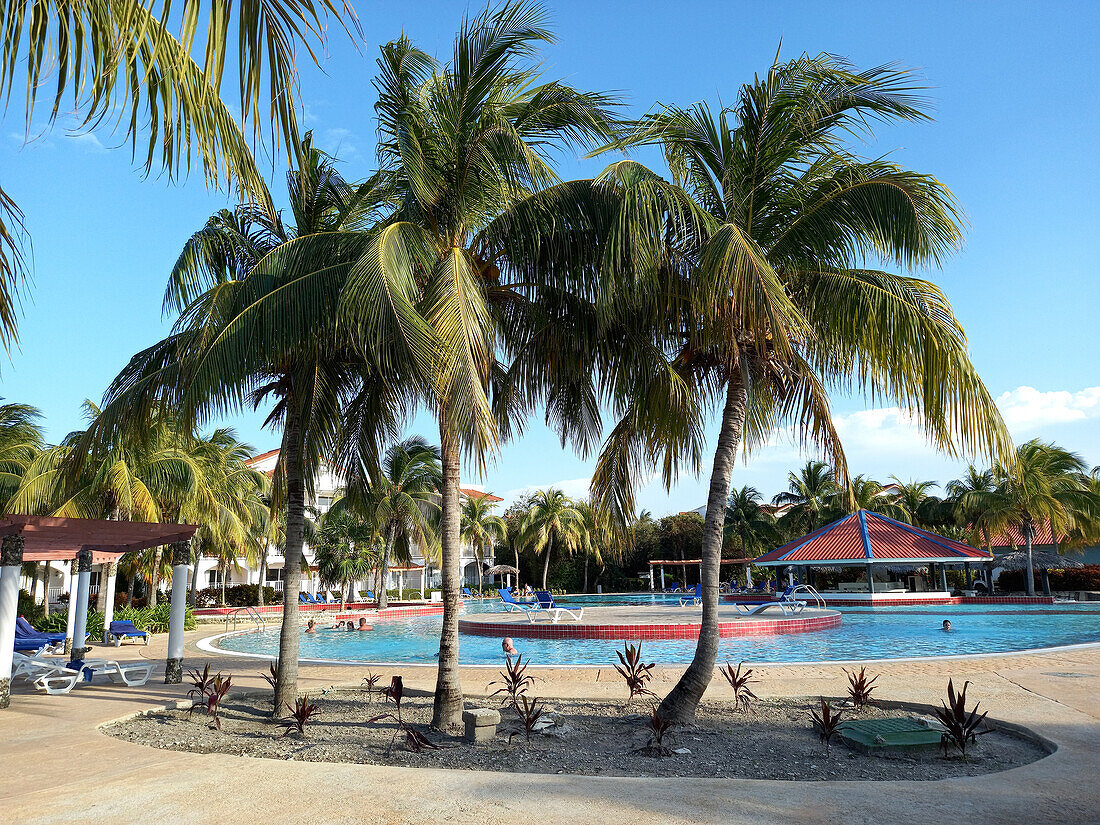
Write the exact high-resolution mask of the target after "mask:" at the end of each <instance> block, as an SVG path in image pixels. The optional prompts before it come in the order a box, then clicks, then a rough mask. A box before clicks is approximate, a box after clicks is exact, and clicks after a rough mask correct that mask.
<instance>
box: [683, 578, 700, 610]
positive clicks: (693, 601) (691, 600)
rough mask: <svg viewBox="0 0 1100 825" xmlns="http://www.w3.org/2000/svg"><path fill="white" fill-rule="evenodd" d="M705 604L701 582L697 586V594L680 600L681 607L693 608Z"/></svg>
mask: <svg viewBox="0 0 1100 825" xmlns="http://www.w3.org/2000/svg"><path fill="white" fill-rule="evenodd" d="M702 603H703V583H702V582H699V583H698V584H696V585H695V592H694V593H692V595H690V596H685V597H684V598H682V599H680V607H691V606H694V605H697V604H702Z"/></svg>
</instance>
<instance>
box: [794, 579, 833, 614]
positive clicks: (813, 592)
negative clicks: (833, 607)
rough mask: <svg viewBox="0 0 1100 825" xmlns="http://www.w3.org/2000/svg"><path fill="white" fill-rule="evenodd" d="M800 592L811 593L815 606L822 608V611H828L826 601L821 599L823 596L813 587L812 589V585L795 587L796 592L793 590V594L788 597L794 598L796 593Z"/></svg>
mask: <svg viewBox="0 0 1100 825" xmlns="http://www.w3.org/2000/svg"><path fill="white" fill-rule="evenodd" d="M800 590H801V591H802V592H804V593H809V594H810V596H812V597H813V600H814V604H815V605H816V606H817V607H820V608H821V609H822V610H825V609H826V607H827V605H826V604H825V599H823V598H822V597H821V594H820V593H818V592H817V591H816V590H814V588H813V587H811V586H810V585H808V584H799V585H795V588H794V590H792V591H791V592H790V593H789V594H788V596H789V597H793V596H794V594H795V593H797V592H799V591H800Z"/></svg>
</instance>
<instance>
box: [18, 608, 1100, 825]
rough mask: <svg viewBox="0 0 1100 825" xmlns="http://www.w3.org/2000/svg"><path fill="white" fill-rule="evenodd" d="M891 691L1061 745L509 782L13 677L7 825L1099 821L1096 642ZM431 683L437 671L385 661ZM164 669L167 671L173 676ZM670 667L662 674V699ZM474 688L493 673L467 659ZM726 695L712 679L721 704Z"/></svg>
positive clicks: (783, 676)
mask: <svg viewBox="0 0 1100 825" xmlns="http://www.w3.org/2000/svg"><path fill="white" fill-rule="evenodd" d="M212 632H213V631H212V630H211V629H210V628H205V629H200V630H198V631H194V632H192V633H189V634H188V646H187V650H186V653H185V657H186V658H185V666H186V667H194V666H196V665H197V666H199V667H200V668H201V666H202V664H203V663H204V662H205V661H210V662H211V668H212V669H213V670H222V671H224V672H226V673H232V674H233V682H234V686H235V687H237V686H239V687H240V688H241V689H244V690H259V689H266V684H265V683H264V682H263V680H262V674H261V671H262V670H264V669H265V668H264V667H263V666H262V665H263V663H261V662H258V661H256V660H248V659H243V658H239V657H232V656H218V655H212V654H207V653H203V652H202V651H200V650H198V649H197V648H196V647H195V642H196V641H197V640H198V639H199V638H202V637H203V636H207V635H210V634H211V633H212ZM93 655H95V656H99V657H108V658H118V659H135V658H139V657H146V658H150V659H153V660H157V661H160V662H163V660H164V656H165V639H164V637H163V636H160V637H156V638H155V639H154V641H153V643H152V644H151V645H150V646H149V647H140V646H133V647H123V648H120V649H115V648H113V647H112V648H100V647H98V646H96V647H95V648H94V653H93ZM870 669H871V670H872V671H873V672H876V673H879V674H881V675H880V678H879V681H878V685H879V686H880V688H879V695H880V696H881V698H883V699H891V700H901V701H909V702H921V703H927V704H931V703H938V701H939V698H940V696H941V695H942V694H943V692H944V688H945V686H946V682H947V679H948V677H951V678H953V679H955V681H956V683H958V682H960V681H963V680H969V681H971V682H972V686H971V688H970V691H969V695H970V696H971V697H973V698H975V699H980V700H981V702H982V708H983V709H988V710H989V711H990V715H991V716H993V717H996V718H998V719H1002V720H1005V721H1009V722H1014V723H1017V724H1021V725H1024V726H1027V727H1028V728H1030V729H1032V730H1033V731H1035V732H1036V733H1038V734H1040V735H1041V736H1043V737H1045V738H1046V739H1048V740H1049V741H1050V742H1051V743H1053V744H1054V745H1055V746H1056V747H1057V750H1056V751H1055V752H1054V753H1053V754H1052V755H1050V756H1048V757H1046V758H1045V759H1042V760H1040V761H1038V762H1035V763H1033V764H1031V765H1027V766H1024V767H1021V768H1017V769H1014V770H1011V771H1006V772H1004V773H1001V774H991V775H987V776H982V777H975V778H970V779H953V780H944V781H939V782H923V783H922V782H776V781H760V780H732V779H730V780H712V779H682V778H672V777H670V778H667V779H631V778H612V777H584V776H564V775H563V776H546V775H531V774H508V775H507V776H501V775H498V774H493V773H487V772H479V771H447V770H437V769H410V768H388V767H380V766H372V765H344V764H336V765H334V764H324V763H309V762H289V761H288V762H284V761H274V760H263V759H249V758H239V757H232V756H226V755H220V754H219V755H200V754H189V753H180V752H174V751H162V750H156V749H153V748H146V747H143V746H140V745H135V744H131V743H127V742H122V741H120V740H116V739H112V738H110V737H107V736H104V735H102V734H101V733H100V732H99V731H98V726H99V725H101V724H102V723H104V722H107V721H110V720H112V719H117V718H119V717H123V716H126V715H128V714H131V713H135V712H139V711H141V710H143V709H147V708H149V707H153V706H156V705H159V704H163V703H165V702H168V701H173V700H178V699H181V698H183V697H184V696H185V695H186V692H187V687H188V686H187V685H163V684H160V683H159V681H157V682H155V683H150V684H149V685H147V686H145V687H141V688H121V687H116V686H114V685H92V686H88V687H85V688H83V689H80V690H78V691H77V692H74V693H73V694H71V695H69V696H45V695H38V694H33V693H28V692H27V690H26V688H25V687H17V689H16V692H15V694H14V695H13V697H12V705H11V707H10V708H9V709H7V710H5V711H0V823H9V822H10V823H13V824H14V823H19V825H40V824H41V823H111V825H119V823H130V822H147V821H156V820H157V819H162V818H163V819H168V820H169V821H171V822H173V823H217V824H218V825H231V824H232V823H250V824H251V823H265V825H266V823H275V822H304V821H308V822H311V823H319V824H323V823H342V822H349V823H351V822H354V823H358V824H359V825H362V823H423V822H434V821H444V820H445V821H449V822H459V823H463V822H476V823H507V825H515V823H516V822H521V821H522V822H530V821H538V822H548V823H557V822H563V823H571V824H575V823H595V822H598V823H600V825H613V824H614V823H630V825H638V824H639V823H703V822H706V823H710V822H723V823H773V822H774V823H783V825H800V823H807V825H808V824H809V823H813V825H820V823H828V824H829V825H837V824H840V825H843V824H845V823H887V822H891V823H894V822H896V823H940V822H944V823H947V822H950V823H955V822H966V823H968V825H976V824H977V823H1006V824H1007V825H1030V823H1036V825H1042V824H1043V823H1061V822H1067V821H1069V822H1074V823H1080V824H1081V825H1089V823H1100V784H1098V783H1096V781H1095V777H1096V776H1097V774H1098V771H1100V646H1095V645H1094V646H1088V647H1079V648H1071V649H1065V650H1062V651H1057V652H1050V653H1041V654H1027V655H1012V656H990V657H981V658H969V659H950V660H943V659H940V660H936V659H929V660H922V661H912V662H893V663H881V664H875V665H873V666H872V668H870ZM378 670H381V671H382V672H383V675H384V677H385V678H388V676H389V675H391V673H400V674H401V675H402V676H403V677H404V680H405V683H406V686H407V687H409V688H412V689H420V690H430V689H431V688H432V686H433V685H434V680H435V669H434V667H416V666H407V665H402V666H397V667H394V668H392V669H386V668H381V669H378ZM756 670H757V674H756V675H758V676H759V677H760V679H761V682H760V683H759V685H757V686H755V687H756V688H757V693H759V694H760V695H762V696H768V695H787V696H799V695H811V696H816V695H822V694H823V695H826V696H829V695H832V696H837V695H841V694H843V692H844V683H845V679H846V677H845V674H844V669H843V668H842V667H840V666H833V665H790V666H780V665H764V666H760V667H759V668H757V669H756ZM161 673H162V671H161ZM364 673H365V669H364V668H362V667H355V666H303V667H302V680H301V686H302V688H303V690H312V691H317V690H320V689H322V688H323V687H325V686H327V685H332V684H357V683H358V682H359V681H360V679H361V677H362V676H363V674H364ZM537 676H538V677H539V680H540V681H539V695H541V696H545V697H554V696H578V697H598V698H610V697H618V696H620V695H621V693H622V684H621V679H620V677H619V676H618V675H617V674H615V673H614V671H613V670H612V669H611V667H610V666H609V667H608V668H606V669H601V668H579V669H571V668H540V669H539V670H538V673H537ZM677 676H678V671H677V670H676V669H675V668H664V669H660V670H658V671H657V673H656V680H655V681H656V683H657V684H656V685H655V689H656V690H657V691H658V692H660V691H661V689H662V688H665V689H667V688H668V687H669V686H671V684H672V683H673V682H674V681H675V679H676V677H677ZM462 678H463V685H464V688H465V690H466V692H467V694H469V695H477V694H480V695H485V692H486V691H485V687H486V685H487V684H488V682H489V681H491V680H492V679H493V678H495V672H494V671H492V670H490V669H486V668H464V669H463V671H462ZM710 695H713V696H716V697H720V696H726V695H728V687H727V686H726V684H725V683H724V682H722V680H720V679H716V680H715V681H714V682H713V683H712V685H711V688H710V689H709V691H708V696H710Z"/></svg>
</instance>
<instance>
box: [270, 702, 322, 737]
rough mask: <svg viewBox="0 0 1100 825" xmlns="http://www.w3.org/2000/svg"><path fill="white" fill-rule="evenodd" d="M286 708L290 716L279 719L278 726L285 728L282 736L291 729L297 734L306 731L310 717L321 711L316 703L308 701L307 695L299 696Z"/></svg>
mask: <svg viewBox="0 0 1100 825" xmlns="http://www.w3.org/2000/svg"><path fill="white" fill-rule="evenodd" d="M287 709H288V710H289V711H290V716H287V717H285V718H283V719H280V720H279V726H280V727H283V728H286V730H285V731H283V736H286V735H287V734H288V733H290V732H291V731H295V732H297V733H298V734H299V735H302V734H304V733H305V732H306V725H308V724H309V723H310V718H311V717H312V716H314V715H315V714H319V713H320V712H321V708H320V707H319V706H318V705H317V703H316V702H311V701H309V697H308V696H301V697H299V698H298V700H297V701H296V702H295V703H294V707H290V705H287Z"/></svg>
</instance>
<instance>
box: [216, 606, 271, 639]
mask: <svg viewBox="0 0 1100 825" xmlns="http://www.w3.org/2000/svg"><path fill="white" fill-rule="evenodd" d="M241 613H244V615H245V616H246V617H248V618H249V619H251V620H252V621H253V622H255V623H256V624H258V625H259V626H260V630H267V622H266V621H265V620H264V617H263V616H262V615H261V614H260V611H258V610H257V609H256V608H255V607H252V606H251V605H246V606H245V607H238V608H237V609H236V610H233V611H232V612H230V613H226V614H225V632H226V633H228V632H229V623H230V622H232V623H233V630H236V629H237V622H238V620H240V619H241V615H240V614H241Z"/></svg>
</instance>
